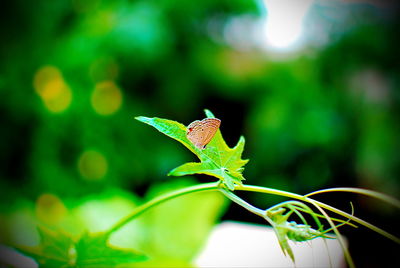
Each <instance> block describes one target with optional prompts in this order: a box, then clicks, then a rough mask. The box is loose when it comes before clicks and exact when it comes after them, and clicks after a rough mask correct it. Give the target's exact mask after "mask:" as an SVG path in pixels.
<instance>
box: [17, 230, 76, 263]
mask: <svg viewBox="0 0 400 268" xmlns="http://www.w3.org/2000/svg"><path fill="white" fill-rule="evenodd" d="M38 232H39V237H40V244H39V245H38V246H36V247H28V246H16V247H15V249H17V250H18V251H20V252H21V253H23V254H24V255H27V256H30V257H32V258H34V259H35V260H36V261H37V262H38V263H39V264H41V265H42V266H47V267H61V266H68V265H69V264H70V263H71V260H73V250H71V249H73V248H74V243H73V241H72V239H71V238H70V236H68V235H67V234H65V233H63V232H60V231H54V230H51V229H48V228H45V227H43V226H40V227H38Z"/></svg>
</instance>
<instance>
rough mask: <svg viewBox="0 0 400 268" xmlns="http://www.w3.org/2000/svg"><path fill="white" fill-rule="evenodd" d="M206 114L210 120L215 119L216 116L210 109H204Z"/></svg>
mask: <svg viewBox="0 0 400 268" xmlns="http://www.w3.org/2000/svg"><path fill="white" fill-rule="evenodd" d="M204 113H205V114H206V116H207V117H208V118H215V116H214V114H213V113H212V112H211V111H210V110H208V109H204Z"/></svg>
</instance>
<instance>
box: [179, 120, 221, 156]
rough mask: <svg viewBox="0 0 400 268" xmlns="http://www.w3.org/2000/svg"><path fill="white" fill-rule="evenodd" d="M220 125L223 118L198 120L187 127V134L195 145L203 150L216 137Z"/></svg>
mask: <svg viewBox="0 0 400 268" xmlns="http://www.w3.org/2000/svg"><path fill="white" fill-rule="evenodd" d="M220 125H221V120H219V119H217V118H205V119H203V120H201V121H199V120H196V121H194V122H192V123H190V124H189V126H188V127H187V131H186V136H187V138H188V139H189V140H190V141H191V142H192V143H193V144H194V146H196V147H197V148H199V149H201V150H203V149H205V148H206V146H207V144H208V143H209V142H210V141H211V139H212V138H213V137H214V135H215V133H216V132H217V130H218V128H219V126H220Z"/></svg>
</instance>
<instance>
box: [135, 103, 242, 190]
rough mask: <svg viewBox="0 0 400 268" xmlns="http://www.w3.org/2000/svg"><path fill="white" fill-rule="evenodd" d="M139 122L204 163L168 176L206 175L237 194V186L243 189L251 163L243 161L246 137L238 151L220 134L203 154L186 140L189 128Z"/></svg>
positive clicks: (163, 121) (188, 165) (143, 119)
mask: <svg viewBox="0 0 400 268" xmlns="http://www.w3.org/2000/svg"><path fill="white" fill-rule="evenodd" d="M205 113H206V115H207V117H209V118H215V117H214V115H213V114H212V113H211V112H210V111H209V110H205ZM136 119H137V120H139V121H141V122H143V123H146V124H148V125H150V126H153V127H155V128H156V129H157V130H158V131H160V132H161V133H163V134H165V135H167V136H169V137H171V138H173V139H175V140H177V141H179V142H180V143H182V144H183V145H184V146H185V147H186V148H188V149H189V150H190V151H192V152H193V153H194V154H195V155H196V156H197V157H198V158H199V159H200V162H196V163H186V164H183V165H182V166H179V167H177V168H175V169H173V170H172V171H171V172H170V173H169V174H168V175H171V176H183V175H191V174H206V175H210V176H214V177H216V178H218V179H220V180H221V181H222V182H223V183H224V185H226V186H227V187H228V188H229V189H230V190H234V186H235V184H237V185H242V180H244V177H243V175H242V172H243V169H244V168H243V166H244V165H245V164H246V163H247V162H248V160H243V159H241V156H242V153H243V149H244V143H245V140H244V137H243V136H242V137H240V139H239V142H238V143H237V145H236V146H235V147H234V148H229V147H228V145H227V144H226V143H225V141H224V139H223V137H222V135H221V131H220V130H218V131H217V133H216V134H215V136H214V137H213V139H212V140H211V141H210V143H209V144H208V145H207V147H206V148H205V149H204V150H201V149H198V148H197V147H196V146H194V145H193V144H192V143H191V141H190V140H189V139H188V138H187V137H186V126H184V125H183V124H181V123H178V122H176V121H172V120H167V119H162V118H157V117H153V118H149V117H144V116H139V117H136Z"/></svg>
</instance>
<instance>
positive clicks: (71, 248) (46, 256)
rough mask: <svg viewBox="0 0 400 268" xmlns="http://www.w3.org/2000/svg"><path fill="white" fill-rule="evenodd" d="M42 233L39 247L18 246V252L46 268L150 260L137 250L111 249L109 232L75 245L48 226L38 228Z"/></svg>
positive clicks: (98, 265)
mask: <svg viewBox="0 0 400 268" xmlns="http://www.w3.org/2000/svg"><path fill="white" fill-rule="evenodd" d="M38 231H39V236H40V244H39V245H38V246H36V247H27V246H18V247H15V249H17V250H18V251H20V252H21V253H22V254H24V255H27V256H29V257H32V258H34V259H35V260H36V261H37V262H38V263H39V264H40V265H41V266H43V267H86V268H87V267H93V268H94V267H114V266H117V265H126V264H130V263H135V262H141V261H144V260H146V259H147V258H146V257H145V256H144V255H142V254H139V253H137V252H135V251H133V250H130V249H121V248H116V247H113V246H110V245H109V244H108V243H107V239H108V236H107V235H106V234H105V233H100V234H95V235H93V234H84V235H83V236H82V237H81V238H80V239H79V240H78V242H76V243H75V242H74V241H73V239H72V238H71V237H70V236H69V235H68V234H65V233H63V232H61V231H54V230H51V229H47V228H44V227H38Z"/></svg>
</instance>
